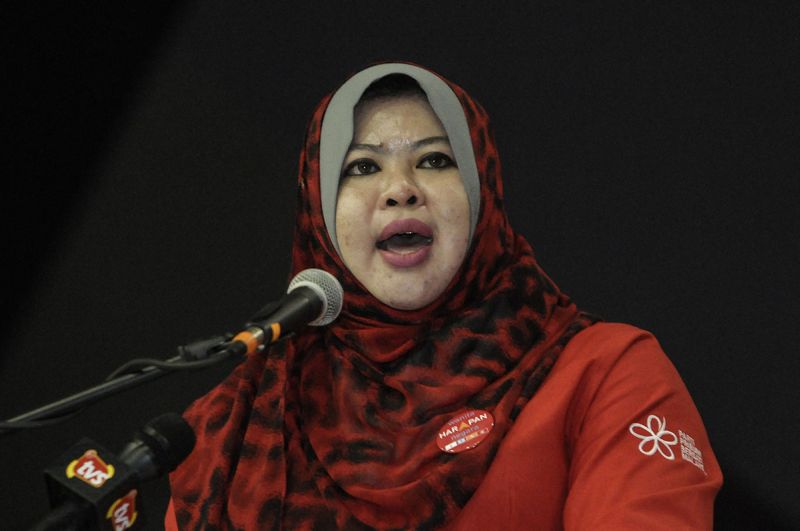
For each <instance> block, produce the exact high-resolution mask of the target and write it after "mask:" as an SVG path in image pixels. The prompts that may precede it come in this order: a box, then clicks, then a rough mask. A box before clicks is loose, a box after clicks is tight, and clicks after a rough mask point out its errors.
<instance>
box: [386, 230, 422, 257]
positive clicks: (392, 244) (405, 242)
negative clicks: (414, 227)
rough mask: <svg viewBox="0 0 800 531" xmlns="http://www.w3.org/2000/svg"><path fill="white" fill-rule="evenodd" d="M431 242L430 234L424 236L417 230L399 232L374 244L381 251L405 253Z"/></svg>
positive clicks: (417, 249)
mask: <svg viewBox="0 0 800 531" xmlns="http://www.w3.org/2000/svg"><path fill="white" fill-rule="evenodd" d="M432 243H433V237H432V236H425V235H422V234H419V233H418V232H399V233H397V234H393V235H392V236H390V237H388V238H386V239H384V240H380V241H379V242H378V243H377V244H376V246H377V247H378V249H381V250H382V251H389V252H392V253H398V254H407V253H413V252H416V251H419V250H420V249H421V248H423V247H426V246H428V245H430V244H432Z"/></svg>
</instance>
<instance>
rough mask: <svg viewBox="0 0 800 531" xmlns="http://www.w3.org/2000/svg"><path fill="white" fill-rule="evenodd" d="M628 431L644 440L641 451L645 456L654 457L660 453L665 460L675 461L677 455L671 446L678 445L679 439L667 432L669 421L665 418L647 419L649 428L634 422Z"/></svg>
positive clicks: (641, 443) (640, 445) (650, 417)
mask: <svg viewBox="0 0 800 531" xmlns="http://www.w3.org/2000/svg"><path fill="white" fill-rule="evenodd" d="M628 431H629V432H631V435H633V436H634V437H637V438H639V439H641V440H642V442H640V443H639V451H640V452H642V453H643V454H644V455H653V454H654V453H656V452H658V453H660V454H661V456H662V457H664V459H668V460H670V461H674V460H675V454H674V453H673V451H672V448H670V446H675V445H676V444H678V437H677V435H675V434H674V433H673V432H671V431H669V430H667V421H666V420H664V417H661V418H658V417H657V416H655V415H650V416H649V417H647V426H645V425H644V424H639V423H638V422H634V423H633V424H631V425H630V427H629V428H628Z"/></svg>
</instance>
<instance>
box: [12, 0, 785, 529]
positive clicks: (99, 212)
mask: <svg viewBox="0 0 800 531" xmlns="http://www.w3.org/2000/svg"><path fill="white" fill-rule="evenodd" d="M73 4H74V3H67V2H63V3H61V4H54V5H50V6H48V7H47V8H45V7H44V6H43V5H39V4H38V3H37V4H36V5H35V7H29V8H26V9H23V10H17V11H13V10H10V11H7V12H6V14H5V16H4V18H5V25H6V26H7V27H6V28H5V30H4V31H3V32H2V37H0V38H2V39H3V42H2V45H3V50H4V51H5V52H6V60H7V61H8V66H7V67H6V68H5V69H4V70H5V71H6V76H5V77H6V84H7V85H8V86H9V87H10V88H11V91H10V93H9V94H7V96H6V98H5V101H4V105H3V132H4V136H5V145H6V147H7V154H6V165H5V166H6V170H5V172H4V173H5V179H4V184H3V187H2V190H3V193H2V207H3V221H4V222H3V224H2V230H3V239H2V242H3V264H4V266H5V267H4V269H5V273H4V275H3V286H2V288H3V291H2V294H3V295H2V296H3V304H2V308H3V313H4V317H3V319H2V343H0V348H2V351H1V352H2V354H1V356H2V357H0V397H1V398H0V418H8V417H11V416H14V415H16V414H19V413H22V412H24V411H26V410H28V409H31V408H34V407H36V406H39V405H42V404H44V403H46V402H49V401H52V400H55V399H57V398H59V397H61V396H64V395H66V394H71V393H73V392H76V391H78V390H81V389H82V388H84V387H87V386H89V385H91V384H94V383H97V382H99V381H100V380H102V378H104V377H105V375H106V374H108V373H109V372H110V371H111V370H113V369H114V368H115V367H116V366H118V365H119V364H121V363H122V362H123V361H125V360H127V359H129V358H133V357H141V356H150V357H158V358H166V357H169V356H171V355H173V353H174V349H175V346H177V345H179V344H183V343H186V342H188V341H191V340H193V339H197V338H199V337H203V336H207V335H209V334H213V333H216V332H220V331H235V330H236V329H237V327H238V326H240V325H241V324H242V323H243V322H244V321H245V320H246V319H247V318H248V317H249V316H250V315H251V314H252V313H253V312H254V311H255V310H256V309H258V308H259V307H261V306H262V305H263V304H264V303H265V302H266V301H268V300H271V299H274V298H277V297H278V296H279V294H280V293H281V292H282V290H283V289H284V288H285V282H286V279H287V275H288V265H289V256H288V250H289V248H290V235H291V229H292V216H293V213H292V212H293V204H294V186H295V184H294V182H295V178H296V171H297V158H298V153H299V150H300V147H301V144H302V140H303V135H304V131H305V124H306V123H307V120H308V119H309V117H310V114H311V111H312V109H313V108H314V106H315V105H316V103H317V102H318V100H319V99H320V98H321V97H322V96H323V95H324V94H325V93H327V92H328V91H330V90H332V89H333V88H335V87H336V86H338V85H339V84H340V83H341V82H343V81H344V79H345V78H346V77H347V76H348V75H349V74H350V73H352V72H354V71H357V70H358V69H360V68H362V67H363V66H366V65H367V64H369V63H370V62H373V61H378V60H387V59H388V60H411V61H415V62H418V63H420V64H423V65H425V66H429V67H431V68H433V69H434V70H437V71H439V72H440V73H442V74H443V75H445V76H446V77H448V78H450V79H452V80H454V81H455V82H457V83H459V84H460V85H462V86H463V87H464V88H465V89H466V90H467V91H468V92H470V93H471V94H472V95H473V96H474V97H476V98H477V99H478V100H479V101H481V103H482V104H483V105H484V106H485V107H486V108H487V110H488V111H489V114H490V116H491V117H492V120H493V125H494V129H495V132H496V137H497V141H498V144H499V147H500V153H501V159H502V161H503V165H504V175H505V183H506V197H507V201H506V202H507V206H508V210H509V215H510V216H511V220H512V223H513V224H514V226H515V228H516V229H517V230H518V231H520V232H522V233H523V234H525V235H526V236H527V237H528V239H529V240H530V241H531V242H532V243H533V245H534V248H535V249H536V252H537V256H538V258H539V261H540V263H541V264H542V265H543V267H544V268H545V270H546V271H548V272H549V274H550V275H551V276H552V277H553V278H554V279H555V280H556V282H557V283H558V284H559V285H560V287H561V288H562V289H563V290H564V291H566V292H567V293H569V294H570V295H571V296H572V297H573V298H574V299H575V300H576V302H577V303H578V304H579V305H580V306H581V307H583V308H584V309H587V310H590V311H594V312H597V313H599V314H601V315H603V316H605V317H606V319H608V320H610V321H624V322H629V323H632V324H635V325H637V326H640V327H642V328H645V329H647V330H651V331H653V332H654V333H655V334H656V336H657V337H658V338H659V340H660V341H661V343H662V345H663V347H664V349H665V350H666V351H667V353H668V354H669V355H670V358H671V359H672V360H673V362H674V363H675V365H676V366H677V367H678V369H679V371H680V372H681V374H682V375H683V377H684V380H685V381H686V384H687V386H688V387H689V389H690V391H691V392H692V395H693V397H694V399H695V401H696V403H697V406H698V408H699V409H700V411H701V413H702V415H703V418H704V420H705V423H706V427H707V429H708V432H709V434H710V437H711V440H712V443H713V445H714V448H715V451H716V453H717V456H718V458H719V460H720V462H721V465H722V467H723V471H724V472H725V475H726V485H725V487H724V488H723V491H722V493H721V494H720V497H719V498H718V503H717V516H716V521H717V527H718V528H720V529H778V528H791V527H794V526H797V525H800V507H798V502H797V501H796V499H797V492H796V489H797V484H798V479H800V478H798V476H799V475H800V474H798V467H799V466H800V465H798V449H797V436H798V434H800V415H799V414H798V412H797V409H796V408H797V407H798V404H800V391H798V389H797V386H796V384H795V381H796V379H797V376H798V374H800V362H798V356H797V353H798V350H797V343H798V342H797V339H798V328H797V323H798V318H800V312H798V303H797V299H798V295H800V289H798V287H799V284H800V283H799V282H798V279H797V275H798V273H800V268H799V267H798V265H799V264H798V262H800V249H799V248H798V247H800V244H799V243H798V242H799V241H800V238H799V237H798V236H800V231H798V224H799V223H798V220H799V219H800V218H799V217H798V215H797V213H796V211H797V206H796V204H797V202H798V199H800V193H799V192H800V186H799V185H798V168H799V167H800V165H798V160H797V159H798V157H797V153H798V146H799V145H800V139H799V138H798V134H797V132H798V129H797V126H796V124H797V121H798V118H800V116H798V110H797V106H796V103H797V94H798V93H800V87H798V85H797V83H796V82H795V80H794V74H796V71H797V65H798V64H800V57H798V55H800V54H798V49H800V44H799V41H798V32H799V31H800V24H799V23H798V22H800V18H799V17H798V13H799V11H798V9H797V7H796V5H797V4H796V3H794V2H785V3H766V2H764V3H752V5H749V6H743V5H738V3H728V4H727V5H722V4H720V6H719V7H716V8H715V7H709V6H706V7H699V6H694V5H692V4H689V6H683V7H681V6H676V5H668V6H665V5H662V3H660V2H638V3H632V4H631V5H628V6H624V7H623V6H621V5H620V4H615V7H608V6H603V5H594V4H589V3H579V4H571V5H564V4H562V3H552V4H545V3H541V2H534V3H521V2H520V3H519V4H516V5H514V4H501V3H499V2H498V3H496V4H494V5H492V6H491V7H490V6H489V5H488V4H484V3H478V2H475V3H471V2H429V3H413V2H396V3H388V2H386V3H378V2H365V1H363V2H354V1H349V2H319V5H313V6H312V4H311V2H298V3H297V4H301V5H305V6H307V7H305V8H300V7H293V8H291V9H290V8H289V7H288V6H283V7H281V6H280V5H273V3H268V2H261V3H256V2H246V3H236V4H234V3H226V4H225V5H224V7H223V5H222V3H221V2H210V1H205V2H193V3H185V2H184V3H174V2H173V3H167V2H161V3H153V4H152V5H147V4H145V3H136V2H133V3H125V4H123V3H118V4H117V5H114V6H108V5H105V4H102V5H94V6H91V7H87V6H83V7H79V6H76V5H73ZM230 367H231V365H228V366H226V367H221V368H217V369H212V370H208V371H205V372H202V373H188V374H179V375H172V376H169V377H166V378H165V379H163V380H159V381H158V382H155V383H150V384H146V385H144V386H143V387H141V388H138V389H136V390H132V391H128V392H126V393H124V394H122V395H120V396H118V397H115V398H113V399H110V400H107V401H105V402H103V403H101V404H99V405H97V406H94V407H92V408H90V409H88V410H86V411H85V412H84V413H82V414H81V415H80V416H78V417H76V418H75V419H73V420H72V421H70V422H68V423H66V424H63V425H60V426H57V427H50V428H45V429H39V430H35V431H30V432H24V433H16V434H12V435H5V436H2V437H1V438H0V467H2V469H3V471H4V474H3V475H2V478H3V479H2V483H0V494H1V495H0V515H2V520H1V521H0V527H2V528H4V529H17V528H24V527H25V526H26V525H28V524H30V523H31V522H32V521H33V520H35V519H36V518H37V517H38V516H39V515H40V514H41V513H43V511H44V510H46V507H47V501H46V496H45V489H44V483H43V481H42V478H41V470H42V469H43V468H44V467H45V466H46V465H47V464H48V463H49V462H50V461H52V460H53V459H55V458H56V457H57V456H58V455H59V453H60V452H61V451H63V450H64V449H66V448H67V447H69V446H71V445H72V444H73V443H74V442H75V441H77V440H78V439H79V438H80V437H81V436H89V437H92V438H95V439H96V440H98V441H100V442H102V443H103V444H105V445H106V446H108V447H111V448H115V449H118V448H120V447H121V445H122V444H123V443H124V442H125V441H126V440H127V439H129V437H130V434H131V432H132V431H133V430H134V429H135V428H137V427H138V426H140V425H142V424H143V423H144V422H146V421H147V420H148V419H150V418H152V417H155V416H156V415H158V414H160V413H162V412H164V411H181V410H182V409H183V408H185V407H186V406H187V405H188V404H189V403H190V401H191V400H192V399H193V398H194V397H197V396H199V395H200V394H202V393H203V392H205V391H206V390H207V389H209V388H210V387H212V386H213V385H214V384H215V383H216V382H218V381H219V380H221V379H222V378H223V376H224V375H225V374H226V373H227V371H228V370H230ZM167 497H168V490H167V484H166V481H160V482H157V483H154V484H150V486H149V487H148V488H146V489H145V499H144V502H145V504H147V513H148V514H149V516H150V526H151V527H152V528H153V529H157V528H158V527H159V526H160V518H161V513H162V512H163V510H164V508H165V506H166V501H167Z"/></svg>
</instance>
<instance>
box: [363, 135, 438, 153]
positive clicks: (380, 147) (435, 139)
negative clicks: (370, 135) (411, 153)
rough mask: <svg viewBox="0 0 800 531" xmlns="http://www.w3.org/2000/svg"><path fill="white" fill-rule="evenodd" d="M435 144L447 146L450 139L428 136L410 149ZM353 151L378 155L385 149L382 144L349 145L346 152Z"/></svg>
mask: <svg viewBox="0 0 800 531" xmlns="http://www.w3.org/2000/svg"><path fill="white" fill-rule="evenodd" d="M436 142H446V143H447V144H448V145H449V144H450V139H448V138H447V137H446V136H429V137H428V138H423V139H421V140H417V141H416V142H412V143H411V149H412V150H414V149H419V148H421V147H424V146H427V145H429V144H435V143H436ZM355 149H365V150H367V151H374V152H378V153H381V152H384V151H386V148H385V147H383V144H377V145H376V144H350V149H348V150H347V151H348V153H349V152H350V151H353V150H355Z"/></svg>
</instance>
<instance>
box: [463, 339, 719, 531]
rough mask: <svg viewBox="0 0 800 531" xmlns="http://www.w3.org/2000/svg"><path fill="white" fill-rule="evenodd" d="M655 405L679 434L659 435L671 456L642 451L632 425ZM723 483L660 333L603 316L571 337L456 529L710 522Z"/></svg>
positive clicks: (704, 525) (669, 526)
mask: <svg viewBox="0 0 800 531" xmlns="http://www.w3.org/2000/svg"><path fill="white" fill-rule="evenodd" d="M651 415H655V416H656V417H658V418H659V419H663V420H664V421H665V424H666V425H665V426H664V429H665V430H666V431H668V432H671V433H673V434H675V439H673V438H672V437H670V436H669V434H667V433H664V434H662V436H661V441H668V442H671V441H673V440H676V441H677V442H676V443H675V444H674V445H669V444H666V443H664V442H659V448H660V449H662V450H664V451H665V453H666V454H667V455H670V454H669V451H668V450H667V448H669V449H670V450H671V451H672V455H673V456H674V459H673V460H669V459H667V458H665V457H664V456H662V455H661V453H659V452H658V451H656V452H655V453H654V454H653V455H645V454H644V453H642V451H640V450H639V445H640V444H641V443H642V442H643V440H642V439H640V438H638V437H636V436H634V435H633V434H632V433H631V432H630V426H631V425H632V424H642V425H645V426H647V423H648V418H649V417H650V416H651ZM651 425H653V426H655V423H653V424H651ZM634 431H635V432H636V433H639V434H641V435H645V436H647V435H648V433H647V432H645V431H642V430H641V429H638V428H636V427H635V428H634ZM680 432H683V433H684V434H685V435H686V436H688V437H691V439H692V442H691V443H690V441H689V439H688V438H686V437H684V442H683V443H682V442H681V437H680ZM682 448H683V449H684V450H685V452H686V453H687V457H688V456H689V454H693V455H694V456H695V458H694V462H695V463H697V462H698V459H697V457H698V455H699V456H700V457H701V458H702V464H703V468H700V467H699V466H697V464H693V462H692V461H690V460H688V459H685V458H684V457H683V456H682V452H681V450H682ZM693 448H696V449H697V450H698V451H699V452H700V453H699V454H696V453H695V452H693V451H692V449H693ZM644 450H645V451H648V450H652V445H651V444H649V443H645V445H644ZM721 484H722V474H721V472H720V469H719V465H718V464H717V461H716V458H715V457H714V454H713V452H712V450H711V446H710V444H709V441H708V436H707V435H706V431H705V428H704V427H703V422H702V420H701V419H700V415H699V414H698V413H697V409H696V408H695V406H694V403H693V402H692V399H691V397H690V396H689V393H688V391H687V390H686V387H685V386H684V384H683V382H682V381H681V379H680V376H678V373H677V372H676V371H675V368H674V367H673V366H672V364H671V363H670V362H669V360H668V359H667V358H666V356H665V355H664V353H663V351H662V350H661V347H660V346H659V344H658V342H657V341H656V340H655V338H654V337H653V336H652V335H651V334H649V333H647V332H644V331H642V330H639V329H637V328H634V327H632V326H628V325H623V324H606V323H600V324H596V325H594V326H592V327H591V328H588V329H586V330H584V331H583V332H581V333H579V334H578V335H577V336H575V338H574V339H573V340H572V341H570V343H569V344H568V345H567V347H566V348H565V349H564V352H563V353H562V354H561V356H560V357H559V360H558V362H557V363H556V365H555V367H554V368H553V370H552V371H551V373H550V375H549V376H548V378H547V381H546V382H545V383H544V384H543V385H542V387H541V388H540V390H539V392H538V393H536V395H535V396H534V397H533V398H532V399H531V401H530V402H529V403H528V405H527V406H525V409H524V410H523V411H522V413H521V414H520V416H519V418H518V419H517V422H516V423H515V425H514V427H513V428H512V429H511V431H510V432H509V433H508V435H507V436H506V439H505V440H504V441H503V444H502V445H501V447H500V450H499V451H498V453H497V457H496V458H495V460H494V462H493V464H492V466H491V468H490V469H489V471H488V472H487V473H486V476H485V477H484V480H483V483H481V486H480V487H479V488H478V490H477V491H476V492H475V494H474V495H473V496H472V499H471V500H470V502H469V503H468V504H467V505H466V506H465V507H464V509H463V510H462V511H461V513H460V514H459V515H458V517H457V518H456V520H455V521H454V523H453V526H452V529H457V530H459V531H472V530H475V531H478V530H481V531H483V530H486V529H535V530H537V531H540V530H542V531H546V530H551V529H552V530H556V529H567V530H584V529H591V530H593V531H600V530H609V531H610V530H614V531H618V530H637V531H638V530H642V529H649V530H654V531H655V530H674V529H681V530H694V529H697V530H701V529H711V528H712V526H713V522H712V516H713V507H714V497H715V495H716V493H717V491H718V490H719V488H720V486H721Z"/></svg>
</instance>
